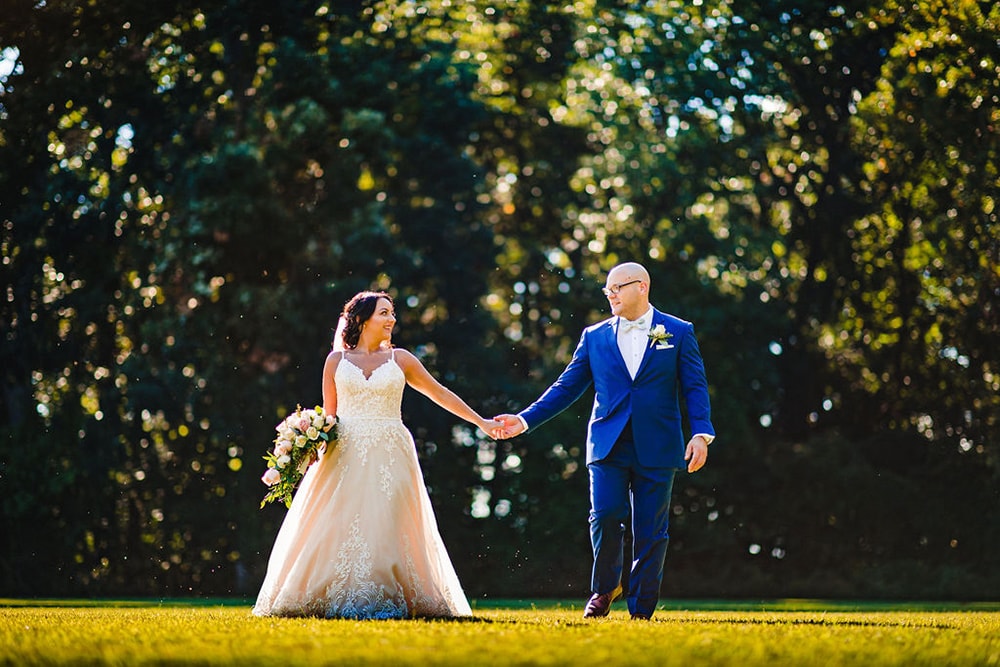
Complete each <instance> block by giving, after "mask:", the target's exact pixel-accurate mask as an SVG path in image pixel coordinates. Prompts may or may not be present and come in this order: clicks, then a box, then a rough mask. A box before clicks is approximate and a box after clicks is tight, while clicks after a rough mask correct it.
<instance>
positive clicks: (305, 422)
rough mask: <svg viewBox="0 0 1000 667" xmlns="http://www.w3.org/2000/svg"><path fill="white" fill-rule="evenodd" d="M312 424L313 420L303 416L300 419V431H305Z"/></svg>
mask: <svg viewBox="0 0 1000 667" xmlns="http://www.w3.org/2000/svg"><path fill="white" fill-rule="evenodd" d="M310 426H312V422H311V421H310V420H309V418H308V417H303V418H302V419H300V420H299V430H300V431H305V430H306V429H307V428H309V427H310Z"/></svg>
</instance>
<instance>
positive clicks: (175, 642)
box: [0, 600, 1000, 666]
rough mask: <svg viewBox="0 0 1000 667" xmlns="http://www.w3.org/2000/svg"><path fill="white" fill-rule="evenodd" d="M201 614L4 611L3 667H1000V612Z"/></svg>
mask: <svg viewBox="0 0 1000 667" xmlns="http://www.w3.org/2000/svg"><path fill="white" fill-rule="evenodd" d="M201 604H204V603H203V602H202V603H201ZM198 605H199V603H198V602H196V601H181V602H179V603H178V602H175V601H171V602H163V603H160V602H150V601H145V602H143V601H128V600H124V601H110V602H106V603H94V602H88V601H17V600H0V664H4V665H8V664H9V665H31V664H49V665H52V664H79V663H86V664H115V665H133V664H166V663H171V664H177V663H188V664H190V663H198V664H233V665H319V664H349V665H350V664H360V665H376V664H391V665H565V664H579V665H596V664H600V665H619V664H637V665H686V666H690V665H763V664H769V665H787V664H802V665H823V664H828V665H843V664H858V665H873V664H879V665H1000V607H998V606H997V605H976V606H971V607H970V606H960V605H936V606H935V605H926V606H927V607H934V608H933V609H928V608H920V607H921V606H920V605H913V606H912V608H910V607H909V606H907V607H906V608H901V607H900V605H896V608H893V609H888V608H887V607H889V605H872V606H869V605H864V604H858V603H837V604H830V603H820V602H810V601H804V600H803V601H787V602H781V603H777V602H775V603H759V604H757V603H712V602H705V603H677V604H676V605H665V606H666V607H668V608H665V609H663V610H661V611H659V612H657V614H656V616H655V618H654V620H653V621H652V622H649V623H641V622H633V621H630V620H629V619H628V615H627V613H626V612H625V610H624V608H623V607H619V606H617V605H616V607H615V610H614V611H613V612H612V614H611V616H610V617H609V618H607V619H601V620H597V621H591V620H584V619H583V618H581V610H580V608H579V604H578V603H576V604H575V605H563V604H558V605H553V603H550V602H535V603H532V602H531V601H504V602H499V603H497V604H492V603H491V604H490V607H489V608H484V607H485V606H486V605H485V603H483V602H481V601H480V603H479V608H478V609H477V610H476V612H475V617H474V618H473V619H471V620H463V621H360V622H359V621H341V620H337V621H326V620H320V619H273V618H263V619H262V618H255V617H253V616H251V615H250V609H249V605H246V604H231V603H227V604H223V603H222V601H219V602H218V603H215V604H210V605H207V606H198ZM740 605H742V608H739V607H740ZM675 607H676V608H675ZM680 607H684V608H680Z"/></svg>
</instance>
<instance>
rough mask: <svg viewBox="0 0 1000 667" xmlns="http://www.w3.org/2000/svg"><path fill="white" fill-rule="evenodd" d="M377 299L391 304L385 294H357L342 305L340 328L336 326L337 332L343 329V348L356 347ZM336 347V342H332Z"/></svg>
mask: <svg viewBox="0 0 1000 667" xmlns="http://www.w3.org/2000/svg"><path fill="white" fill-rule="evenodd" d="M379 299H386V300H387V301H388V302H389V303H390V304H393V301H392V297H391V296H389V295H388V294H386V293H385V292H358V293H357V294H355V295H354V296H353V297H351V300H350V301H348V302H347V303H345V304H344V310H343V311H341V313H340V320H341V322H342V326H338V327H337V329H338V331H339V330H340V329H341V328H343V333H342V334H341V335H342V337H343V342H344V347H345V348H346V349H348V350H353V349H354V348H356V347H357V346H358V340H359V339H360V338H361V328H362V327H363V326H364V325H365V322H367V321H368V320H369V319H370V318H371V316H372V315H373V314H375V307H376V306H377V305H378V300H379ZM334 347H336V340H334Z"/></svg>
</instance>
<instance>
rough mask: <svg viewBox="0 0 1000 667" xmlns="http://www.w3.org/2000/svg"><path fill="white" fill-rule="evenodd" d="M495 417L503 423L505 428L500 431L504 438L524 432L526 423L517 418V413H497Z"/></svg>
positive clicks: (501, 436)
mask: <svg viewBox="0 0 1000 667" xmlns="http://www.w3.org/2000/svg"><path fill="white" fill-rule="evenodd" d="M493 419H494V420H496V421H498V422H502V423H503V430H502V431H501V432H500V438H501V439H502V440H506V439H507V438H513V437H514V436H516V435H520V434H521V433H523V432H524V424H522V423H521V420H520V419H518V418H517V415H497V416H496V417H494V418H493Z"/></svg>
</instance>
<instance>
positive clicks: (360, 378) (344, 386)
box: [334, 354, 406, 420]
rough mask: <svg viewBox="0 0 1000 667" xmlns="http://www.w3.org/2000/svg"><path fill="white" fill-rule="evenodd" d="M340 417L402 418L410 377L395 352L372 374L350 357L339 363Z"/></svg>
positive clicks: (336, 378)
mask: <svg viewBox="0 0 1000 667" xmlns="http://www.w3.org/2000/svg"><path fill="white" fill-rule="evenodd" d="M334 382H335V383H336V385H337V416H338V417H339V418H340V419H341V420H351V419H400V418H401V417H400V404H401V403H402V400H403V389H404V388H405V387H406V377H405V376H404V375H403V369H402V368H400V367H399V364H397V363H396V359H395V354H393V356H392V357H390V358H389V359H388V361H386V362H385V363H383V364H382V365H381V366H379V367H378V368H376V369H375V370H373V371H372V374H371V375H370V376H369V377H367V378H366V377H365V372H364V371H363V370H361V367H360V366H357V365H355V364H354V363H353V362H351V361H350V360H349V359H348V358H347V357H346V356H345V357H344V358H342V359H341V360H340V363H339V364H338V365H337V372H336V374H335V375H334Z"/></svg>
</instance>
